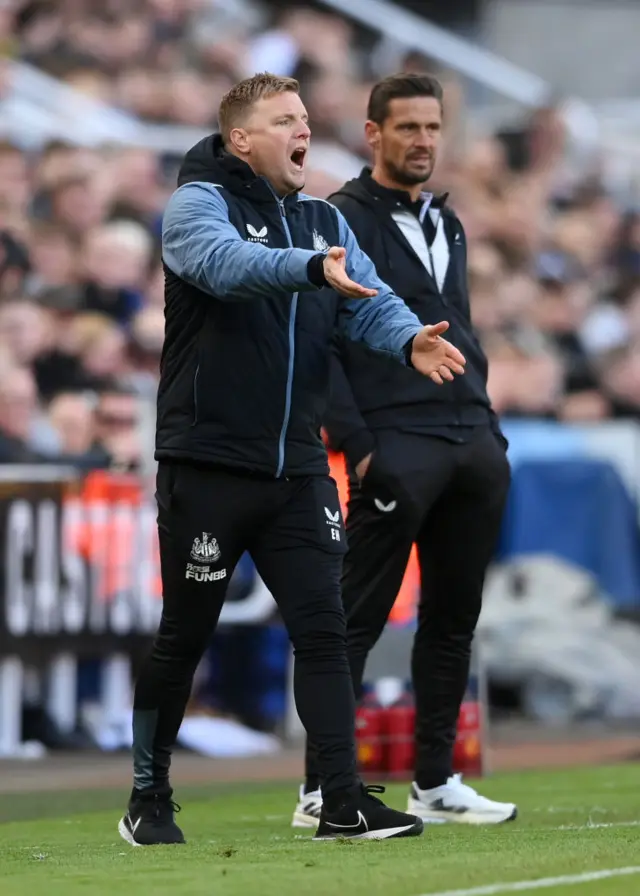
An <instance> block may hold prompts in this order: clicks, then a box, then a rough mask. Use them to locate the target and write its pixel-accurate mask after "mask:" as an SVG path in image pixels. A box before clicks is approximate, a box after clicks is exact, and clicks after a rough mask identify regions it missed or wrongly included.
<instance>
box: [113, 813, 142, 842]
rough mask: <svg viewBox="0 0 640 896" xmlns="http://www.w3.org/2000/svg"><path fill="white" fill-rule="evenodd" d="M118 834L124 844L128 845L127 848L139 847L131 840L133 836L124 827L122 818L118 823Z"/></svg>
mask: <svg viewBox="0 0 640 896" xmlns="http://www.w3.org/2000/svg"><path fill="white" fill-rule="evenodd" d="M118 833H119V834H120V836H121V837H122V839H123V840H126V842H127V843H128V844H129V846H141V844H140V843H136V841H135V840H134V839H133V834H131V832H130V831H129V829H128V828H127V826H126V825H125V823H124V818H121V819H120V821H119V822H118Z"/></svg>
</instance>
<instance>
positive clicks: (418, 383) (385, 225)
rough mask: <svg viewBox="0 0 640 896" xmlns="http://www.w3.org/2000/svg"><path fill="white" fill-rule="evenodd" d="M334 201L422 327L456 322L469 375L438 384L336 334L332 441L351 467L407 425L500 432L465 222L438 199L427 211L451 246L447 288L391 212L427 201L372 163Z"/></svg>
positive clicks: (455, 337) (450, 334)
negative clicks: (395, 184)
mask: <svg viewBox="0 0 640 896" xmlns="http://www.w3.org/2000/svg"><path fill="white" fill-rule="evenodd" d="M330 201H331V202H332V203H333V204H335V205H336V207H337V208H339V209H340V211H341V212H342V214H343V215H344V216H345V218H346V220H347V222H348V224H349V226H350V227H351V229H352V230H353V232H354V233H355V235H356V237H357V239H358V242H359V244H360V245H361V246H362V248H363V249H364V251H365V252H366V253H367V254H368V255H369V257H370V258H371V260H372V261H373V262H374V264H375V266H376V270H377V271H378V274H379V276H380V277H381V278H382V279H383V280H385V281H386V282H387V283H389V284H390V285H391V286H392V287H393V289H394V291H395V292H396V293H397V294H398V295H400V296H402V297H403V298H404V300H405V302H406V304H407V306H408V307H409V308H410V309H411V310H412V311H413V312H414V313H415V314H416V315H417V316H418V317H419V318H420V320H421V321H422V323H424V324H435V323H438V322H439V321H441V320H447V321H448V322H449V325H450V327H449V330H448V331H447V333H446V335H445V338H446V339H448V340H449V341H450V342H452V343H453V344H454V345H455V346H456V347H457V348H459V349H460V351H461V352H462V353H463V355H464V356H465V357H466V359H467V366H466V372H465V374H464V376H460V377H456V378H455V380H454V381H453V382H445V383H444V385H442V386H438V385H436V384H435V383H433V382H432V381H431V380H430V379H428V378H426V377H423V376H421V375H420V374H418V373H417V372H415V371H413V370H411V369H410V368H407V367H405V368H400V367H398V366H397V365H392V364H390V363H388V361H387V360H386V359H385V358H381V357H380V356H379V355H377V354H375V353H374V352H371V351H370V350H369V349H368V348H367V347H366V346H364V345H356V344H354V343H350V342H347V341H345V340H344V339H342V338H340V337H338V338H337V340H336V342H335V344H334V355H333V360H332V371H331V401H330V405H329V410H328V413H327V416H326V418H325V427H326V429H327V433H328V435H329V439H330V442H331V445H332V447H334V448H336V449H337V450H340V451H344V452H345V454H346V456H347V459H348V460H349V461H350V463H351V464H352V465H355V464H357V463H358V462H359V461H360V460H362V458H363V457H364V456H365V455H366V454H368V453H369V452H370V451H372V450H373V448H374V447H375V432H376V431H377V430H380V429H402V430H406V431H412V432H431V433H434V434H436V433H437V434H442V431H443V429H444V430H448V431H449V432H456V431H459V432H463V431H465V430H466V428H467V427H470V426H477V425H482V424H487V423H490V424H491V425H492V426H493V428H494V429H495V431H496V433H497V434H498V435H499V437H500V438H501V439H503V436H502V434H501V433H500V431H499V427H498V423H497V418H496V416H495V414H494V413H493V411H492V410H491V405H490V402H489V398H488V396H487V389H486V384H487V366H488V365H487V359H486V357H485V354H484V351H483V350H482V347H481V346H480V343H479V342H478V339H477V337H476V335H475V333H474V331H473V327H472V325H471V315H470V309H469V295H468V291H467V250H466V239H465V234H464V230H463V228H462V224H461V223H460V221H459V220H458V218H457V217H456V215H455V214H454V212H453V211H451V209H449V208H447V207H446V205H445V201H446V196H445V197H443V198H432V199H431V201H430V204H429V210H433V211H434V212H436V213H437V215H439V216H441V218H442V225H443V227H444V233H445V236H446V239H447V242H448V245H449V266H448V269H447V273H446V277H445V280H444V283H443V285H442V289H441V290H440V289H439V288H438V285H437V283H436V281H435V280H434V278H433V277H432V276H431V274H430V273H429V272H428V271H427V269H426V268H425V266H424V265H423V263H422V262H421V260H420V259H419V258H418V256H417V255H416V253H415V251H414V249H413V248H412V246H411V245H410V244H409V242H408V241H407V239H406V237H405V236H404V234H403V233H402V231H401V229H400V227H399V226H398V225H397V224H396V222H395V221H394V220H393V218H392V216H391V215H392V212H394V211H395V210H397V209H398V208H408V209H409V210H410V211H412V212H414V213H415V214H416V218H418V216H419V215H420V212H421V211H423V210H422V205H423V202H424V201H426V200H421V201H419V202H418V203H412V202H411V200H410V197H409V195H408V194H407V193H405V192H403V191H399V190H390V189H387V188H385V187H381V186H380V185H379V184H378V183H376V182H375V181H374V180H373V179H372V177H371V172H370V169H368V168H365V169H364V170H363V171H362V173H361V174H360V176H359V177H358V178H354V179H353V180H350V181H348V182H347V183H346V184H345V185H344V186H343V187H342V188H341V189H340V190H338V192H337V193H334V194H333V196H331V197H330ZM425 212H426V209H425V210H424V211H423V217H424V213H425Z"/></svg>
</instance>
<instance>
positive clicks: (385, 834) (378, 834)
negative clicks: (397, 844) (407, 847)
mask: <svg viewBox="0 0 640 896" xmlns="http://www.w3.org/2000/svg"><path fill="white" fill-rule="evenodd" d="M421 833H422V825H416V824H406V825H403V827H399V828H383V829H382V830H381V831H366V832H365V833H363V834H351V835H349V834H328V835H325V836H323V837H313V841H314V842H315V843H321V842H325V841H333V840H390V839H391V838H392V837H417V836H419V835H420V834H421Z"/></svg>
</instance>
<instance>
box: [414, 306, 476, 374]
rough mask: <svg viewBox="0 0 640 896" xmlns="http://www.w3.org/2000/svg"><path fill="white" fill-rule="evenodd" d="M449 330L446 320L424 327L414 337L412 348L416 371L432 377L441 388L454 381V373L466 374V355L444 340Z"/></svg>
mask: <svg viewBox="0 0 640 896" xmlns="http://www.w3.org/2000/svg"><path fill="white" fill-rule="evenodd" d="M448 329H449V324H448V323H447V321H446V320H443V321H440V323H439V324H434V325H433V326H426V327H423V328H422V330H420V332H419V333H418V334H417V335H416V336H415V337H414V339H413V344H412V346H411V363H412V364H413V366H414V367H415V369H416V370H419V371H420V373H423V374H424V375H425V376H428V377H430V378H431V379H432V380H433V382H434V383H437V384H438V385H439V386H441V385H442V384H443V382H444V381H445V380H452V379H453V375H454V373H459V374H462V373H464V366H465V364H466V363H467V361H466V358H465V357H464V355H463V354H462V353H461V352H459V351H458V349H457V348H456V347H455V345H451V343H450V342H447V340H446V339H443V338H442V335H441V334H442V333H445V332H446V331H447V330H448Z"/></svg>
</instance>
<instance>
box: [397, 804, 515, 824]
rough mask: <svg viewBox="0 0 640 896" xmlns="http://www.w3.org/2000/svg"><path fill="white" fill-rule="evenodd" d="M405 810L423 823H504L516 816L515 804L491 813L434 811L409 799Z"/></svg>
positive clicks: (513, 819)
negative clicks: (502, 810)
mask: <svg viewBox="0 0 640 896" xmlns="http://www.w3.org/2000/svg"><path fill="white" fill-rule="evenodd" d="M407 812H408V813H409V814H410V815H417V816H418V818H421V819H422V820H423V821H424V823H425V824H476V825H479V824H504V823H505V822H507V821H515V819H516V818H517V817H518V809H517V808H516V806H510V807H509V808H508V810H505V811H504V812H502V813H500V812H496V813H494V814H493V815H489V814H488V813H479V812H462V813H457V812H434V811H432V810H425V809H424V808H421V806H420V804H419V803H414V802H413V801H412V800H409V803H408V805H407Z"/></svg>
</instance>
